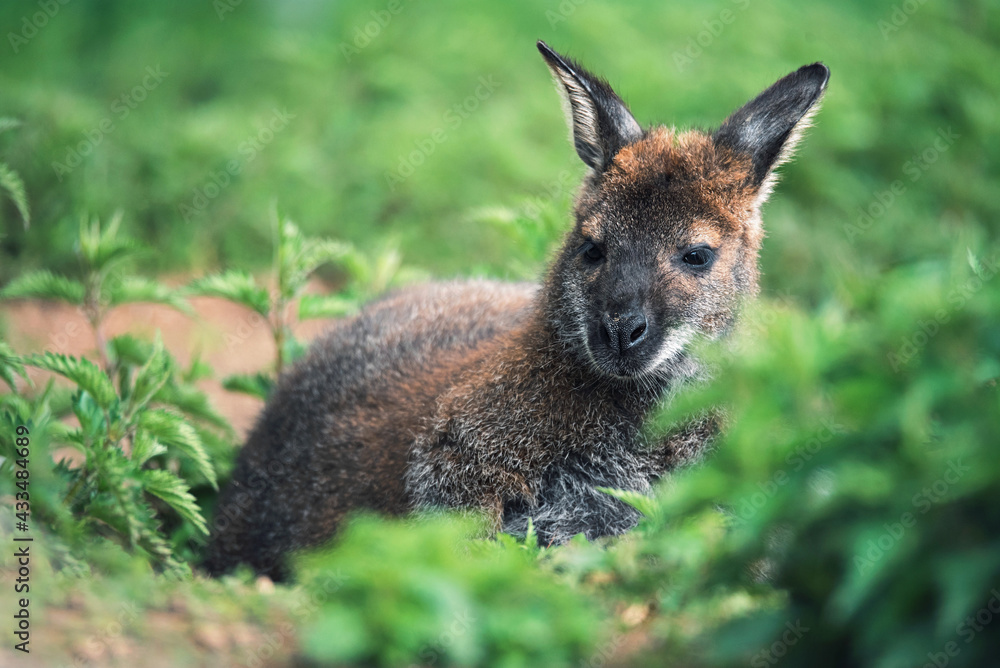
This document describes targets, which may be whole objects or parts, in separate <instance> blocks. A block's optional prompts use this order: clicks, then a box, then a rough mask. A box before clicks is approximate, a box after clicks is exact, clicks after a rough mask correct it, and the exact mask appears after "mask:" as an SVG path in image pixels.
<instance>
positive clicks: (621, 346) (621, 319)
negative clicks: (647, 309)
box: [601, 311, 647, 355]
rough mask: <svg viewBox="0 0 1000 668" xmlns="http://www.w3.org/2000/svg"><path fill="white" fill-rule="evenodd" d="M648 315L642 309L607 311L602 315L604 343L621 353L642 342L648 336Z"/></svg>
mask: <svg viewBox="0 0 1000 668" xmlns="http://www.w3.org/2000/svg"><path fill="white" fill-rule="evenodd" d="M646 329H647V328H646V316H645V315H644V314H643V313H642V311H632V312H631V313H625V314H620V313H613V314H612V313H605V314H604V315H603V316H601V335H602V337H603V338H604V343H605V344H606V345H607V346H608V347H609V348H611V349H612V350H614V351H615V352H617V353H618V354H619V355H620V354H622V353H624V352H625V351H626V350H628V349H629V348H634V347H635V346H637V345H639V344H640V343H642V341H643V340H644V339H645V338H646Z"/></svg>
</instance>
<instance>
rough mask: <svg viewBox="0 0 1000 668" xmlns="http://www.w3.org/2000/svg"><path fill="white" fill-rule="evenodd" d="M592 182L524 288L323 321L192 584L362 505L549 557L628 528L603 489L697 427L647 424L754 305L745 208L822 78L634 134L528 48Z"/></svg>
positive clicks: (549, 56)
mask: <svg viewBox="0 0 1000 668" xmlns="http://www.w3.org/2000/svg"><path fill="white" fill-rule="evenodd" d="M538 49H539V51H540V52H541V54H542V56H543V57H544V59H545V61H546V63H547V64H548V66H549V68H550V69H551V70H552V74H553V75H554V77H555V80H556V82H557V88H558V89H559V90H560V92H561V93H562V96H563V101H564V103H565V104H564V106H565V108H566V112H567V116H568V119H569V124H570V128H571V130H572V139H573V144H574V146H575V148H576V152H577V153H578V154H579V156H580V158H581V159H582V160H583V162H584V163H586V165H587V166H588V167H589V168H590V169H589V171H588V173H587V175H586V177H585V179H584V182H583V186H582V188H581V190H580V193H579V195H578V197H577V200H576V204H575V209H574V212H575V223H574V225H573V228H572V229H571V230H570V231H569V233H568V234H567V235H566V238H565V241H564V243H563V244H562V248H561V250H560V251H559V252H558V254H557V255H556V257H555V258H554V260H553V263H552V265H551V267H550V268H549V270H548V274H547V278H546V279H545V281H544V283H542V285H540V286H536V285H529V284H504V283H498V282H491V281H485V280H479V281H469V282H453V283H440V284H431V285H425V286H422V287H415V288H409V289H405V290H401V291H399V292H397V293H396V294H394V295H391V296H389V297H386V298H384V299H381V300H380V301H377V302H375V303H373V304H371V305H369V306H368V307H366V308H365V309H364V310H363V311H362V312H361V313H360V314H359V315H357V316H355V317H353V318H350V319H348V320H344V321H341V322H336V323H334V325H333V326H332V328H331V329H330V330H329V331H328V332H327V333H326V334H325V335H323V336H322V337H321V338H320V339H318V340H317V341H316V342H315V343H314V344H313V345H312V348H311V350H310V352H309V354H308V355H307V356H306V357H305V358H304V359H303V360H302V361H300V362H299V363H298V364H296V365H295V366H294V367H293V368H292V369H291V370H289V371H288V372H287V373H285V374H284V375H283V376H282V377H281V378H280V379H279V381H278V383H277V385H276V387H275V389H274V393H273V396H272V397H271V399H270V401H269V402H268V404H267V406H266V407H265V408H264V411H263V413H262V414H261V416H260V417H259V419H258V421H257V424H256V426H255V427H254V429H253V431H252V433H251V434H250V436H249V439H248V441H247V443H246V445H245V447H244V448H243V450H242V452H241V453H240V455H239V458H238V461H237V464H236V468H235V471H234V473H233V479H232V482H231V483H230V485H229V487H228V489H227V490H226V491H225V492H224V494H223V495H222V498H221V501H220V504H219V507H218V510H217V513H216V517H215V522H214V526H213V535H212V538H211V540H210V545H209V551H208V557H207V560H206V562H205V567H206V569H207V570H208V571H209V572H210V573H212V574H221V573H224V572H226V571H228V570H231V569H232V568H233V567H235V566H236V565H237V564H240V563H246V564H249V565H250V566H251V567H252V568H253V569H254V570H256V571H257V572H258V573H261V574H266V575H269V576H271V577H272V578H274V579H276V580H277V579H284V578H286V577H287V575H288V574H287V572H286V568H287V565H286V563H285V557H286V555H287V554H288V553H289V552H291V551H293V550H296V549H299V548H303V547H307V546H314V545H317V544H321V543H323V542H325V541H327V540H328V539H330V538H331V536H332V535H333V534H334V531H335V530H336V528H337V526H338V524H339V523H340V522H341V521H342V520H343V519H344V517H345V515H347V514H348V513H349V512H351V511H353V510H356V509H371V510H374V511H377V512H382V513H388V514H400V513H406V512H408V511H411V510H414V509H422V508H465V509H476V510H479V511H482V512H484V513H486V515H487V517H488V518H489V519H490V520H491V521H492V525H493V527H494V529H496V530H503V531H507V532H510V533H514V534H522V535H523V534H524V533H525V531H526V529H527V524H528V521H529V518H531V519H532V520H533V525H534V527H535V530H536V531H537V534H538V537H539V540H540V541H541V542H542V543H543V544H550V543H559V542H562V541H565V540H568V539H569V538H571V537H572V536H574V535H576V534H579V533H583V534H585V535H586V536H587V537H588V538H595V537H598V536H604V535H611V534H619V533H622V532H625V531H627V530H629V529H630V528H632V527H634V526H635V524H636V523H637V521H638V514H637V512H636V511H635V510H634V509H632V508H631V507H629V506H628V505H626V504H624V503H622V502H620V501H619V500H617V499H615V498H614V497H612V496H609V495H607V494H604V493H602V492H600V491H597V490H596V489H595V488H596V487H600V486H605V487H612V488H620V489H628V490H637V491H646V490H648V489H649V488H650V485H651V483H652V482H654V481H655V480H656V479H658V478H659V477H661V476H663V474H664V473H666V472H668V471H670V470H672V469H673V468H675V467H677V466H678V465H679V464H681V463H684V462H686V461H689V460H691V459H692V458H695V457H697V456H698V452H699V450H700V449H701V448H702V446H703V444H704V443H705V441H706V440H708V439H709V438H710V437H711V436H712V432H713V427H712V424H711V420H706V421H700V422H695V423H693V424H691V425H688V426H687V427H685V428H682V429H680V430H679V431H677V432H676V433H673V434H672V435H671V436H669V437H668V438H666V439H665V441H664V442H660V443H646V442H645V439H644V437H643V433H644V432H643V430H642V427H643V421H644V418H645V417H646V415H647V413H648V412H649V411H650V409H651V408H653V407H654V406H655V405H656V404H657V402H658V401H660V400H661V399H662V398H663V397H664V396H665V395H666V394H668V393H669V392H671V391H673V390H675V389H676V388H677V387H678V386H679V385H680V384H682V383H683V382H684V381H685V380H687V379H690V378H692V377H695V376H697V375H699V373H700V372H699V366H698V364H697V362H696V361H695V360H694V359H692V358H691V356H690V355H689V354H688V353H687V352H685V347H686V346H687V345H688V344H689V342H691V341H692V339H693V338H694V337H696V336H703V337H707V338H715V337H718V336H720V335H722V334H724V333H725V332H726V331H727V330H728V329H729V328H730V326H731V325H732V324H733V322H734V319H735V317H736V311H737V307H738V304H739V302H740V301H741V298H743V297H745V296H749V295H754V294H756V292H757V289H758V288H757V282H758V269H757V255H758V250H759V248H760V245H761V240H762V238H763V236H764V230H763V227H762V223H761V206H762V205H763V204H764V201H765V199H766V198H767V196H768V194H769V193H770V191H771V188H772V186H773V184H774V179H775V174H774V169H775V167H776V166H777V165H779V164H780V163H781V162H783V161H784V160H785V159H787V157H788V156H789V155H790V153H791V151H792V149H793V147H794V146H795V144H796V142H797V141H798V139H799V136H800V133H801V130H802V129H803V128H804V127H805V126H806V125H807V124H808V121H809V118H810V116H811V115H812V113H813V112H815V110H816V109H817V102H818V101H819V99H820V97H821V96H822V94H823V91H824V90H825V88H826V84H827V80H828V79H829V70H828V69H827V68H826V67H825V66H824V65H822V64H820V63H815V64H812V65H807V66H805V67H802V68H801V69H799V70H797V71H795V72H793V73H792V74H789V75H788V76H786V77H784V78H783V79H780V80H779V81H778V82H777V83H775V84H774V85H773V86H771V87H770V88H768V89H767V90H765V91H764V92H763V93H761V94H760V95H759V96H758V97H757V98H755V99H754V100H752V101H751V102H749V103H748V104H746V105H745V106H743V107H742V108H741V109H739V110H737V111H736V112H734V113H733V114H732V115H731V116H730V117H729V118H728V119H727V120H726V121H725V122H724V123H723V124H722V126H721V127H720V128H719V129H717V130H715V131H714V132H712V133H710V134H709V133H705V132H701V131H697V130H692V131H688V132H678V131H677V130H675V129H673V128H667V127H663V126H656V127H653V128H651V129H649V130H644V129H643V128H642V127H641V126H640V125H639V123H638V122H636V120H635V118H633V117H632V114H631V113H630V112H629V110H628V108H627V107H626V106H625V103H624V102H622V100H621V99H620V98H619V97H618V96H617V95H616V94H615V93H614V91H613V90H612V89H611V87H610V86H609V85H608V84H607V83H606V82H605V81H604V80H602V79H599V78H597V77H595V76H594V75H592V74H590V73H589V72H587V71H586V70H585V69H583V68H582V67H581V66H580V65H579V64H577V63H576V62H574V61H573V60H570V59H569V58H565V57H563V56H560V55H559V54H558V53H556V52H555V51H553V50H552V49H550V48H549V47H548V46H547V45H546V44H545V43H544V42H538Z"/></svg>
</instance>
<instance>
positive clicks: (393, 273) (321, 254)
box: [187, 212, 412, 399]
mask: <svg viewBox="0 0 1000 668" xmlns="http://www.w3.org/2000/svg"><path fill="white" fill-rule="evenodd" d="M274 221H275V224H274V261H273V268H272V273H273V276H272V277H271V280H270V284H271V285H270V286H268V285H267V283H262V282H260V281H258V280H257V279H255V278H254V277H253V276H251V275H250V274H249V273H247V272H244V271H237V270H230V271H227V272H224V273H221V274H213V275H210V276H206V277H204V278H201V279H198V280H197V281H194V282H193V283H192V284H191V285H190V286H188V289H187V294H189V295H192V296H196V295H197V296H205V297H220V298H222V299H226V300H228V301H231V302H233V303H235V304H239V305H241V306H243V307H245V308H247V309H249V310H250V311H251V313H252V318H253V319H254V321H255V322H256V323H257V324H264V323H266V325H267V327H268V330H269V331H270V333H271V337H272V339H273V340H274V351H275V357H274V366H273V373H272V372H269V371H261V372H258V373H256V374H253V375H233V376H229V377H227V378H225V379H223V381H222V384H223V387H225V388H226V389H228V390H231V391H234V392H243V393H245V394H249V395H251V396H255V397H258V398H261V399H266V398H267V396H268V395H269V394H270V392H271V388H272V386H273V385H274V379H275V378H276V377H277V375H279V374H280V373H281V372H282V370H283V369H284V368H285V366H287V365H288V364H290V363H291V362H294V361H295V360H296V359H298V358H299V357H301V356H302V354H303V353H304V352H305V350H306V345H305V344H304V343H303V342H301V341H299V340H298V339H296V338H295V336H294V335H293V334H292V331H291V327H292V325H293V324H294V323H295V321H296V320H309V319H314V318H334V317H339V316H344V315H348V314H350V313H353V312H354V311H356V310H357V309H358V308H359V307H360V306H361V304H363V303H364V302H366V301H367V300H369V299H371V298H372V297H374V296H375V295H378V294H380V293H382V292H384V291H385V290H386V289H387V288H388V287H389V286H390V285H391V284H393V283H394V282H396V281H398V280H400V279H402V278H404V277H405V276H406V275H407V274H408V273H410V274H412V271H409V272H408V271H404V270H402V269H401V266H400V265H401V262H400V259H401V258H400V255H399V253H398V251H397V250H396V249H395V247H393V246H389V247H387V248H386V249H385V250H383V251H382V252H380V253H378V254H375V255H372V256H369V255H367V254H365V253H362V252H361V251H359V250H358V249H356V248H355V247H353V246H352V245H350V244H347V243H344V242H340V241H334V240H332V239H322V238H315V237H307V236H305V235H303V234H302V232H301V231H300V230H299V228H298V227H297V226H296V225H295V224H294V223H293V222H291V221H290V220H287V219H282V218H279V217H278V215H277V213H276V212H275V213H274ZM329 263H336V264H337V265H338V266H339V267H341V268H342V269H343V270H344V271H345V272H346V273H347V279H348V280H347V282H346V284H345V285H344V286H343V287H342V289H341V290H339V291H338V292H336V293H335V294H329V295H326V294H324V295H318V294H305V289H306V287H307V285H308V283H309V278H310V276H311V275H312V274H313V273H314V272H315V271H316V270H317V269H319V268H320V267H321V266H322V265H324V264H329ZM235 343H239V341H236V342H235Z"/></svg>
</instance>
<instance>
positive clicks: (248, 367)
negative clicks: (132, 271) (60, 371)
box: [0, 281, 327, 439]
mask: <svg viewBox="0 0 1000 668" xmlns="http://www.w3.org/2000/svg"><path fill="white" fill-rule="evenodd" d="M170 282H174V281H170ZM310 288H311V289H310V292H322V291H324V289H323V286H322V284H319V283H316V284H313V285H311V286H310ZM190 303H191V306H192V307H193V308H194V310H195V315H194V316H188V315H185V314H183V313H179V312H178V311H176V310H174V309H172V308H169V307H166V306H161V305H159V304H126V305H123V306H120V307H118V308H116V309H114V310H113V311H112V312H111V314H110V315H109V316H108V319H107V322H106V323H105V328H104V329H105V336H106V337H107V338H111V337H114V336H118V335H120V334H126V333H128V334H132V335H133V336H136V337H137V338H142V339H147V340H152V339H153V337H154V336H155V335H156V333H157V332H159V333H160V336H162V337H163V343H164V345H165V346H166V348H167V349H168V350H169V351H170V353H171V354H172V355H173V356H174V357H175V358H177V360H178V361H179V362H180V363H181V364H182V365H188V364H190V363H191V360H192V359H194V357H195V356H196V355H200V357H201V359H202V360H203V361H204V362H207V363H208V364H209V365H210V366H211V367H212V369H213V370H214V372H215V375H214V377H213V378H209V379H205V380H202V381H199V387H200V389H202V390H203V391H204V392H206V393H207V394H208V396H209V400H210V401H211V404H212V406H213V407H215V409H216V410H217V411H218V412H219V413H221V414H222V415H223V416H225V417H226V419H227V420H229V421H230V423H232V425H233V428H234V429H236V432H237V434H238V435H239V436H240V438H241V439H242V438H243V437H245V436H246V434H247V432H248V431H249V430H250V428H251V427H252V426H253V421H254V419H255V417H256V415H257V413H258V412H259V411H260V409H261V405H262V404H261V402H260V401H258V400H257V399H254V398H253V397H249V396H247V395H245V394H239V393H235V392H229V391H228V390H226V389H224V388H223V387H222V384H221V380H222V379H223V378H225V377H226V376H228V375H230V374H243V373H256V372H258V371H261V370H268V369H272V368H273V366H274V342H273V340H272V339H271V334H270V331H269V329H268V327H267V324H266V323H265V322H264V321H263V320H262V319H261V318H260V316H258V315H256V314H254V313H252V312H250V311H249V310H247V309H245V308H243V307H242V306H239V305H237V304H233V303H231V302H228V301H225V300H223V299H215V298H212V297H195V298H192V299H191V300H190ZM0 317H2V319H3V321H4V322H5V323H6V326H7V333H8V335H7V337H6V338H7V340H8V342H9V343H10V345H11V346H12V347H13V348H14V350H15V351H17V352H18V353H20V354H27V353H40V352H44V351H50V352H55V353H63V354H67V355H76V356H84V357H88V358H89V359H92V360H93V359H96V358H97V355H96V350H97V344H96V342H95V340H94V335H93V332H92V331H91V329H90V326H89V325H88V324H87V319H86V318H85V317H84V315H83V313H82V311H81V310H80V309H79V308H78V307H75V306H71V305H68V304H62V303H55V302H43V301H17V302H8V303H6V304H4V305H3V306H2V307H0ZM326 326H327V323H326V322H324V321H319V320H313V321H307V322H303V323H297V324H296V325H295V326H293V328H292V331H293V332H294V333H295V336H296V337H297V338H299V339H301V340H303V341H312V339H314V338H315V337H316V336H317V335H318V334H319V333H320V332H322V331H323V330H324V329H325V328H326ZM29 376H30V377H31V378H32V380H33V381H35V382H36V383H39V382H41V383H44V382H46V381H47V379H48V377H49V374H48V373H47V372H44V371H40V370H38V369H29Z"/></svg>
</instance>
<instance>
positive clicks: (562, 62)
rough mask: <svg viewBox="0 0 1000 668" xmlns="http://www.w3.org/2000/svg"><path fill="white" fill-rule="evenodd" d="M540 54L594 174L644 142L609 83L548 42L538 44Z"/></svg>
mask: <svg viewBox="0 0 1000 668" xmlns="http://www.w3.org/2000/svg"><path fill="white" fill-rule="evenodd" d="M538 50H539V51H540V52H541V53H542V56H543V57H544V58H545V62H546V63H548V66H549V69H551V70H552V75H553V76H554V77H555V79H556V82H557V88H558V89H559V92H560V95H561V96H562V98H563V107H564V109H565V111H566V116H567V122H568V123H569V125H570V127H571V128H572V130H573V144H574V146H575V147H576V152H577V154H579V156H580V159H582V160H583V161H584V162H585V163H586V164H587V165H588V166H590V167H591V168H593V169H594V170H596V171H598V172H600V171H603V170H604V169H605V168H606V167H607V166H608V165H609V164H611V160H612V158H614V157H615V154H616V153H618V151H619V150H621V149H622V148H623V147H625V146H627V145H628V144H631V143H632V142H635V141H638V140H639V139H641V138H642V135H643V132H642V128H640V127H639V124H638V123H637V122H636V120H635V118H633V117H632V113H631V112H629V110H628V107H626V106H625V103H624V102H622V100H621V98H620V97H618V96H617V95H616V94H615V92H614V91H613V90H611V86H609V85H608V82H606V81H604V80H603V79H601V78H599V77H596V76H594V75H593V74H591V73H590V72H588V71H587V70H585V69H583V68H582V67H580V65H579V64H577V63H575V62H573V61H572V60H570V59H569V58H564V57H563V56H560V55H559V54H558V53H556V52H555V51H553V50H552V49H550V48H549V46H548V45H547V44H546V43H545V42H542V41H539V42H538Z"/></svg>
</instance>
